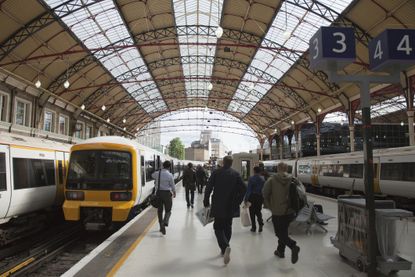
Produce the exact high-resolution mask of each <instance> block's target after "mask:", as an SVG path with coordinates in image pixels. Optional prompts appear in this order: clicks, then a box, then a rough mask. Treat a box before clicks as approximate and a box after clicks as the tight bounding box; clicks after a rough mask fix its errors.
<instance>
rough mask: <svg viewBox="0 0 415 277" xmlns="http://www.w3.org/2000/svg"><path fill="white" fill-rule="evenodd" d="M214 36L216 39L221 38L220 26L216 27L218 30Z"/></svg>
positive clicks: (221, 29) (221, 30)
mask: <svg viewBox="0 0 415 277" xmlns="http://www.w3.org/2000/svg"><path fill="white" fill-rule="evenodd" d="M215 35H216V38H221V37H222V35H223V28H222V27H221V26H218V28H216V31H215Z"/></svg>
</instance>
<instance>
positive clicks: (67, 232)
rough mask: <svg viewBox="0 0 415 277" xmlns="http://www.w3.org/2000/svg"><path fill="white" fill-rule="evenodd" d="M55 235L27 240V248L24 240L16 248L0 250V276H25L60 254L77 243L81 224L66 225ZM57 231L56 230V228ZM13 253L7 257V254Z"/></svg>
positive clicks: (80, 232)
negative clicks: (33, 242) (31, 241)
mask: <svg viewBox="0 0 415 277" xmlns="http://www.w3.org/2000/svg"><path fill="white" fill-rule="evenodd" d="M65 227H66V228H62V230H60V231H59V232H58V233H55V235H54V236H46V237H45V238H43V239H42V240H41V241H40V242H38V243H35V244H30V243H29V242H26V243H27V245H26V247H27V248H26V249H25V250H23V251H20V252H19V251H18V250H20V249H22V248H23V249H24V242H22V244H19V245H17V246H16V248H18V250H16V249H14V248H8V249H6V250H5V251H2V252H0V255H1V256H3V257H2V262H1V264H0V266H1V267H0V277H5V276H11V275H13V276H23V275H25V274H28V273H29V272H31V271H33V270H35V269H36V268H37V267H39V266H41V265H42V263H44V262H45V261H47V260H48V259H50V258H52V257H54V256H55V255H59V253H60V252H62V251H63V250H64V249H65V248H66V247H68V246H69V245H71V244H73V243H75V242H76V241H78V240H79V239H80V238H81V234H82V232H83V230H82V228H81V226H79V225H72V226H65ZM55 231H56V230H55ZM10 254H11V255H13V256H8V257H5V256H6V255H10Z"/></svg>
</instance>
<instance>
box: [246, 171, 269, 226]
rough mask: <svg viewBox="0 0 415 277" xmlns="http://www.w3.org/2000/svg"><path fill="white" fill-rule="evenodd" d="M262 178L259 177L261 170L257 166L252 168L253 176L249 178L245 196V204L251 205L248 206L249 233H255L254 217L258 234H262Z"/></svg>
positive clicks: (263, 181)
mask: <svg viewBox="0 0 415 277" xmlns="http://www.w3.org/2000/svg"><path fill="white" fill-rule="evenodd" d="M264 183H265V180H264V177H262V176H261V168H260V167H259V166H255V167H254V176H251V177H249V180H248V189H247V191H246V195H245V202H249V203H251V205H250V206H249V215H250V216H251V221H252V228H251V232H256V222H255V217H256V218H257V220H258V226H259V229H258V232H260V233H261V232H262V226H264V221H263V220H262V213H261V209H262V203H263V202H264V198H263V197H262V188H263V187H264Z"/></svg>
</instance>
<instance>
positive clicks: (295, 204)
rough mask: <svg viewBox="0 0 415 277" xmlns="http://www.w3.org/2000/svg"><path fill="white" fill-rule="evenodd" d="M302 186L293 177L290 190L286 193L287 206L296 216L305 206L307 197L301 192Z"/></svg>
mask: <svg viewBox="0 0 415 277" xmlns="http://www.w3.org/2000/svg"><path fill="white" fill-rule="evenodd" d="M302 189H303V184H301V182H300V181H298V180H297V179H296V178H295V177H293V178H292V179H291V183H290V189H289V193H288V206H289V208H291V209H293V210H294V212H295V213H296V214H298V212H299V211H301V209H302V208H304V206H305V205H307V196H306V194H305V190H304V191H303V190H302Z"/></svg>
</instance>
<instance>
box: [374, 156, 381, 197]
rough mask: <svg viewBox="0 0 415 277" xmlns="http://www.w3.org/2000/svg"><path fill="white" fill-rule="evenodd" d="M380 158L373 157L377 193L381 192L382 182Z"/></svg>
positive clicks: (375, 191)
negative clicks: (380, 181) (380, 179)
mask: <svg viewBox="0 0 415 277" xmlns="http://www.w3.org/2000/svg"><path fill="white" fill-rule="evenodd" d="M379 165H380V159H379V157H374V158H373V192H374V193H377V194H381V193H382V192H381V191H380V183H379V176H380V170H379Z"/></svg>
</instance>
